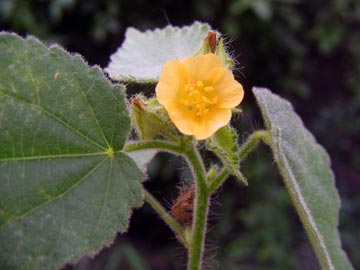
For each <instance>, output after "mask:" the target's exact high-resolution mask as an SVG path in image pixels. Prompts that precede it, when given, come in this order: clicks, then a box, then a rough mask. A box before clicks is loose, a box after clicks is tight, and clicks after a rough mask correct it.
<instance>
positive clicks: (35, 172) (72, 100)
mask: <svg viewBox="0 0 360 270" xmlns="http://www.w3.org/2000/svg"><path fill="white" fill-rule="evenodd" d="M129 128H130V121H129V117H128V112H127V110H126V105H125V101H124V87H123V86H119V85H117V86H114V85H112V84H111V83H110V82H109V81H108V80H107V79H106V78H105V77H104V75H103V73H102V72H101V70H100V69H99V68H97V67H93V68H90V67H89V66H88V65H87V64H86V63H85V62H84V61H83V60H82V59H81V57H80V56H78V55H74V56H72V55H70V54H68V53H67V52H65V51H64V50H63V49H61V48H59V47H58V46H52V47H50V48H48V47H46V46H44V45H43V44H41V43H40V42H39V41H38V40H36V39H34V38H32V37H30V38H27V39H25V40H24V39H22V38H20V37H18V36H16V35H14V34H8V33H1V34H0V269H4V270H5V269H22V270H24V269H34V270H35V269H36V270H41V269H56V268H58V267H60V266H61V265H62V264H64V263H66V262H67V261H72V262H74V261H75V260H77V259H79V258H80V256H82V255H83V254H85V253H90V254H94V253H95V252H96V251H97V250H99V249H100V248H101V247H102V246H103V245H105V244H110V243H111V242H112V240H113V239H114V237H115V235H116V232H117V231H125V230H126V229H127V226H128V219H129V216H130V213H131V208H132V207H137V206H140V205H141V204H142V194H141V181H142V180H143V175H142V173H141V172H140V171H139V169H138V168H137V166H136V164H135V163H134V162H133V161H132V159H130V158H129V157H128V156H127V155H125V154H124V153H122V152H121V150H122V147H123V145H124V142H125V139H126V137H127V134H128V131H129Z"/></svg>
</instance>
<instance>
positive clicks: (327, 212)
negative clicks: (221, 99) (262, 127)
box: [253, 88, 353, 270]
mask: <svg viewBox="0 0 360 270" xmlns="http://www.w3.org/2000/svg"><path fill="white" fill-rule="evenodd" d="M253 92H254V95H255V97H256V100H257V102H258V104H259V106H260V109H261V112H262V115H263V118H264V119H265V124H266V127H267V129H268V131H269V132H270V139H271V149H272V151H273V155H274V158H275V161H276V163H277V165H278V168H279V170H280V173H281V175H282V177H283V180H284V182H285V186H286V188H287V189H288V192H289V194H290V197H291V199H292V201H293V203H294V205H295V208H296V210H297V212H298V214H299V216H300V219H301V221H302V223H303V226H304V227H305V230H306V232H307V234H308V236H309V238H310V240H311V243H312V245H313V247H314V249H315V252H316V254H317V257H318V259H319V262H320V264H321V267H322V269H323V270H350V269H353V268H352V266H351V263H350V262H349V260H348V258H347V256H346V254H345V253H344V251H343V250H342V248H341V242H340V237H339V233H338V230H337V226H338V212H339V205H340V202H339V195H338V193H337V190H336V188H335V184H334V175H333V173H332V171H331V169H330V160H329V156H328V155H327V153H326V151H325V150H324V148H323V147H322V146H320V145H319V144H318V143H317V142H316V141H315V139H314V137H313V136H312V134H311V133H310V132H309V131H308V130H307V129H306V128H305V127H304V125H303V123H302V121H301V119H300V118H299V116H298V115H297V114H296V113H295V112H294V110H293V108H292V106H291V104H290V103H289V102H288V101H286V100H284V99H282V98H280V97H279V96H277V95H275V94H272V93H271V92H270V91H269V90H267V89H263V88H254V89H253Z"/></svg>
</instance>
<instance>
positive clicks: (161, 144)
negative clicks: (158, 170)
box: [123, 141, 184, 155]
mask: <svg viewBox="0 0 360 270" xmlns="http://www.w3.org/2000/svg"><path fill="white" fill-rule="evenodd" d="M146 149H161V150H164V151H167V152H170V153H175V154H179V155H184V150H183V148H182V147H180V146H179V145H176V144H174V143H169V142H166V141H141V142H136V143H129V144H127V145H125V146H124V148H123V151H124V152H133V151H140V150H146Z"/></svg>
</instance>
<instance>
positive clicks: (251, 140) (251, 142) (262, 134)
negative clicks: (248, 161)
mask: <svg viewBox="0 0 360 270" xmlns="http://www.w3.org/2000/svg"><path fill="white" fill-rule="evenodd" d="M260 141H263V142H264V143H266V144H267V145H269V144H270V136H269V132H268V131H266V130H257V131H255V132H254V133H253V134H251V135H250V136H249V137H248V138H247V140H246V142H245V143H243V145H242V146H241V148H240V153H239V156H240V161H241V160H244V159H245V157H246V156H247V155H248V154H249V153H250V152H251V151H252V150H254V149H255V147H256V146H257V145H258V144H259V142H260Z"/></svg>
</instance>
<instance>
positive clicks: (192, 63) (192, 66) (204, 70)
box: [183, 53, 224, 81]
mask: <svg viewBox="0 0 360 270" xmlns="http://www.w3.org/2000/svg"><path fill="white" fill-rule="evenodd" d="M183 64H184V65H185V66H186V68H187V70H188V71H189V74H190V76H191V79H194V80H200V81H206V80H210V79H211V76H212V70H214V69H215V68H219V67H224V65H223V63H222V62H221V59H220V58H219V57H218V56H216V55H215V54H212V53H209V54H204V55H198V56H196V57H193V56H189V57H187V58H185V59H184V60H183Z"/></svg>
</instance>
